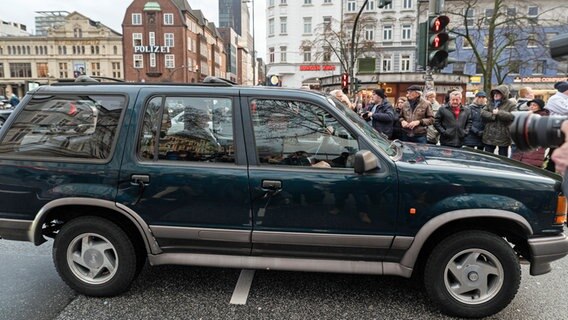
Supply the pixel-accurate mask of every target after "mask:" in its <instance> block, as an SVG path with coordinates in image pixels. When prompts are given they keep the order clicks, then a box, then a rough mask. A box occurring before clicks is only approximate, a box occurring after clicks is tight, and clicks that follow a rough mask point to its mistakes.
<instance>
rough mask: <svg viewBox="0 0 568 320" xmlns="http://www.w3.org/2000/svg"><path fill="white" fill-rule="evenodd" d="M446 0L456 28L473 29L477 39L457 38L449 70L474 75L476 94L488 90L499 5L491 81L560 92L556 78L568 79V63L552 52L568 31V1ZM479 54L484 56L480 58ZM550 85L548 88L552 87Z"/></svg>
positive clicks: (513, 87) (515, 87) (471, 83)
mask: <svg viewBox="0 0 568 320" xmlns="http://www.w3.org/2000/svg"><path fill="white" fill-rule="evenodd" d="M472 4H474V0H460V1H456V0H446V2H445V8H444V13H445V14H447V15H448V16H449V17H450V20H451V22H450V27H451V29H453V30H455V32H458V33H461V34H464V33H465V32H466V31H467V32H468V33H469V34H471V38H472V40H473V43H470V42H469V41H466V40H465V39H464V38H463V37H457V39H456V51H455V52H452V53H451V56H452V57H453V58H455V59H456V60H457V62H455V63H452V64H450V65H449V66H448V67H446V68H445V69H444V72H450V73H454V74H465V75H469V76H471V77H470V80H469V83H468V91H469V94H470V96H471V95H473V93H474V92H475V91H477V90H483V82H484V81H483V80H484V78H483V77H484V72H483V69H484V68H487V67H488V65H487V64H486V63H487V61H488V59H487V58H486V57H487V53H488V44H489V41H491V40H490V37H489V28H490V27H491V25H492V23H491V18H492V17H493V16H495V15H494V12H495V10H499V13H500V17H499V18H498V19H500V20H498V22H500V23H499V25H497V26H496V27H495V31H494V32H493V39H494V41H492V42H491V47H492V50H493V52H494V54H493V59H494V60H495V62H496V63H495V67H494V68H493V69H494V72H493V76H492V79H491V81H490V83H491V84H492V85H496V84H498V83H504V84H507V85H509V86H510V88H511V91H513V92H515V91H518V90H519V89H520V88H521V87H526V86H528V87H531V88H533V89H535V90H538V91H537V95H538V96H540V97H541V98H545V99H546V98H547V97H548V96H549V95H550V93H554V92H555V90H554V88H553V86H554V83H555V82H557V81H565V80H566V79H568V64H567V63H566V62H560V61H555V60H554V59H551V58H550V54H549V47H548V42H549V40H550V39H551V38H553V37H554V36H556V35H558V34H565V33H567V32H568V18H566V14H565V12H566V10H568V4H564V3H560V2H558V1H554V0H541V1H538V2H537V1H509V2H507V3H506V4H505V5H502V6H500V7H498V8H495V1H490V0H475V6H473V5H472ZM476 54H479V55H480V57H481V58H482V59H481V60H482V61H479V59H477V58H476ZM547 91H548V92H547Z"/></svg>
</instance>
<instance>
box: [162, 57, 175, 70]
mask: <svg viewBox="0 0 568 320" xmlns="http://www.w3.org/2000/svg"><path fill="white" fill-rule="evenodd" d="M164 58H165V59H164V62H165V66H166V68H168V69H172V68H174V67H175V66H176V61H175V56H174V55H173V54H166V55H165V56H164Z"/></svg>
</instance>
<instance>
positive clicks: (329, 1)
mask: <svg viewBox="0 0 568 320" xmlns="http://www.w3.org/2000/svg"><path fill="white" fill-rule="evenodd" d="M323 3H331V0H323Z"/></svg>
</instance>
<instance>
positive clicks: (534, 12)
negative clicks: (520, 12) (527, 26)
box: [527, 7, 538, 17]
mask: <svg viewBox="0 0 568 320" xmlns="http://www.w3.org/2000/svg"><path fill="white" fill-rule="evenodd" d="M527 14H528V16H529V17H536V16H538V7H529V8H528V11H527Z"/></svg>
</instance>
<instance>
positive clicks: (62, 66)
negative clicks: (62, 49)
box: [59, 62, 69, 79]
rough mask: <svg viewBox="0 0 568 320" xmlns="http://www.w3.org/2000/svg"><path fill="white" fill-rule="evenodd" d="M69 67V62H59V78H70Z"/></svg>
mask: <svg viewBox="0 0 568 320" xmlns="http://www.w3.org/2000/svg"><path fill="white" fill-rule="evenodd" d="M67 70H68V68H67V62H60V63H59V78H63V79H65V78H69V74H68V71H67Z"/></svg>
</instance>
